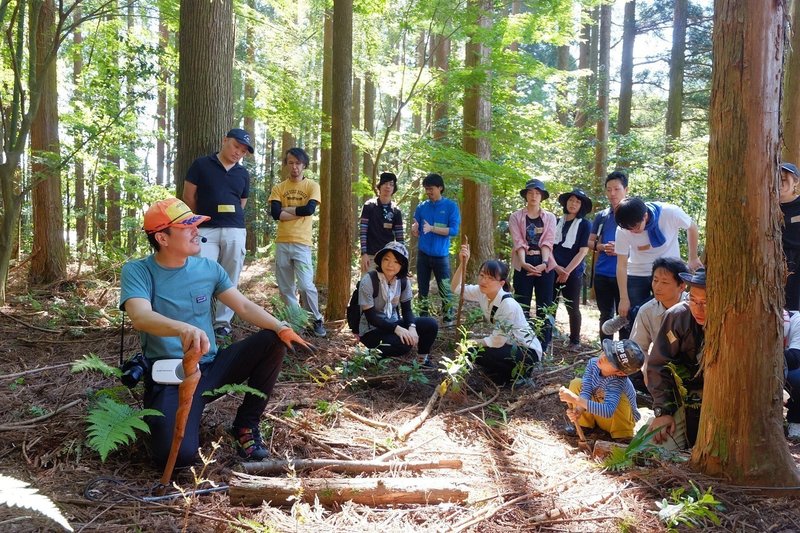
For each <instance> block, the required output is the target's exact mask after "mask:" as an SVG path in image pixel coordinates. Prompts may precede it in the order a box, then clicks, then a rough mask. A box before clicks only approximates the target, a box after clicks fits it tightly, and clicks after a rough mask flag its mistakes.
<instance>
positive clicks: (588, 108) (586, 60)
mask: <svg viewBox="0 0 800 533" xmlns="http://www.w3.org/2000/svg"><path fill="white" fill-rule="evenodd" d="M598 13H599V12H598V11H597V9H596V8H595V9H592V10H588V9H587V10H585V11H583V12H582V13H581V15H582V18H583V25H582V26H581V38H580V46H579V48H578V68H579V69H580V70H582V71H584V72H586V71H588V74H586V75H584V76H582V77H581V79H580V81H579V82H578V100H577V106H576V107H577V112H576V114H575V127H577V128H583V127H586V124H587V123H588V122H589V118H590V117H591V116H592V115H593V110H594V106H595V99H596V96H597V87H596V85H595V82H594V80H595V78H596V75H597V38H596V37H597V19H598Z"/></svg>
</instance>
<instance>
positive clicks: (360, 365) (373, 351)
mask: <svg viewBox="0 0 800 533" xmlns="http://www.w3.org/2000/svg"><path fill="white" fill-rule="evenodd" d="M379 348H380V346H379V347H378V348H367V347H366V346H364V345H363V344H359V345H358V346H356V347H354V348H353V353H352V355H351V356H350V357H349V358H348V359H347V360H346V361H342V362H341V363H340V364H338V365H336V371H337V372H338V373H339V375H340V376H341V377H343V378H345V379H352V378H356V377H358V376H360V375H361V374H365V373H380V372H383V371H385V370H386V369H387V367H388V366H389V359H388V358H386V357H383V354H382V353H381V351H380V350H379Z"/></svg>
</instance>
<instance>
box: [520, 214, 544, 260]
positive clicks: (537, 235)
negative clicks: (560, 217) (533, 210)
mask: <svg viewBox="0 0 800 533" xmlns="http://www.w3.org/2000/svg"><path fill="white" fill-rule="evenodd" d="M542 231H544V221H543V220H542V216H541V215H539V216H538V217H536V218H531V217H529V216H528V215H525V238H526V239H527V240H528V250H529V251H533V250H538V249H539V240H540V239H541V238H542Z"/></svg>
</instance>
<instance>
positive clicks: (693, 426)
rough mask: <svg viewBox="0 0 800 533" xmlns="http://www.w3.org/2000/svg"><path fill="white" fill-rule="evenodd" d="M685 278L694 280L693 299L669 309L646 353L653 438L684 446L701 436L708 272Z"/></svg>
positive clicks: (685, 278) (690, 295)
mask: <svg viewBox="0 0 800 533" xmlns="http://www.w3.org/2000/svg"><path fill="white" fill-rule="evenodd" d="M680 277H681V279H682V280H683V281H685V282H686V283H687V284H688V285H689V300H688V301H685V302H680V303H678V304H676V305H673V306H672V307H671V308H670V309H669V310H667V312H666V313H665V314H664V320H663V321H662V323H661V329H660V330H659V332H658V335H656V338H655V340H654V342H653V348H652V349H651V350H650V355H649V357H648V358H647V389H648V390H649V391H650V394H651V395H652V396H653V412H654V414H655V419H654V420H653V421H651V422H650V427H649V428H648V430H649V431H652V430H654V429H659V428H660V430H661V431H659V432H658V433H656V434H655V436H654V437H653V440H654V441H655V442H656V444H660V443H664V444H665V445H666V446H667V447H670V448H672V447H675V448H679V449H685V448H689V447H691V446H693V445H694V442H695V440H696V439H697V428H698V424H699V422H700V408H701V401H702V398H703V370H702V367H701V366H700V363H701V361H702V359H703V345H704V343H705V325H706V271H705V270H704V269H700V270H698V271H697V272H695V273H694V274H689V273H686V272H682V273H681V274H680ZM682 391H683V393H682Z"/></svg>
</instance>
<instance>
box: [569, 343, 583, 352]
mask: <svg viewBox="0 0 800 533" xmlns="http://www.w3.org/2000/svg"><path fill="white" fill-rule="evenodd" d="M567 351H569V352H573V353H575V352H580V351H581V343H579V342H570V343H569V346H567Z"/></svg>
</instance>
